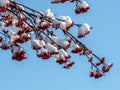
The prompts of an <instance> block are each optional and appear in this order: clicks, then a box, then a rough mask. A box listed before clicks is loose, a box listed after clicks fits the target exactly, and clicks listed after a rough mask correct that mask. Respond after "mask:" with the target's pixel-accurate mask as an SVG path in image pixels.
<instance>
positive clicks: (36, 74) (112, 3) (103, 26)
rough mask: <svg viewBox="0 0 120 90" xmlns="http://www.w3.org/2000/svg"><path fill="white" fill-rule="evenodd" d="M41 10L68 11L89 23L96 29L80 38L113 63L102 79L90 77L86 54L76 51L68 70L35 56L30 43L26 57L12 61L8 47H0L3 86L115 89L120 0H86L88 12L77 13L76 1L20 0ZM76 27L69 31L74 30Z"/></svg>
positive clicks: (2, 89) (5, 89)
mask: <svg viewBox="0 0 120 90" xmlns="http://www.w3.org/2000/svg"><path fill="white" fill-rule="evenodd" d="M17 1H19V2H20V3H22V4H24V5H26V6H29V7H31V8H33V9H35V10H38V11H44V10H46V9H48V8H50V9H51V11H52V12H53V13H54V14H56V16H59V15H68V16H70V17H71V18H72V20H74V22H76V23H84V22H87V23H89V24H90V25H91V26H92V27H93V29H92V32H91V33H90V34H89V35H87V37H86V38H85V39H82V40H81V41H82V42H83V43H84V44H86V45H87V47H88V48H89V49H91V50H92V51H93V52H94V53H96V54H97V55H99V56H101V57H103V56H105V57H106V59H107V62H108V63H109V62H113V63H114V67H113V68H112V69H111V71H110V72H109V73H107V74H106V75H105V76H104V77H102V78H100V79H97V80H96V79H93V78H90V77H89V69H90V68H89V67H90V65H89V63H88V62H87V59H86V58H85V57H80V56H76V55H73V57H72V59H73V60H74V61H75V62H76V64H75V65H74V66H73V67H72V68H71V69H70V70H65V69H63V68H62V67H61V66H60V65H58V64H57V63H55V62H54V60H53V58H51V59H50V60H48V61H44V60H41V59H39V58H37V57H36V55H35V52H34V51H33V50H31V47H30V45H28V43H27V44H26V45H25V46H26V47H25V49H26V51H27V55H28V56H29V57H28V59H27V60H24V61H22V62H17V61H12V60H11V54H10V52H9V51H4V52H3V51H1V50H0V90H105V89H107V90H114V89H119V88H120V85H119V83H120V77H119V76H120V55H119V51H120V47H119V46H120V42H119V37H120V36H119V35H120V30H119V26H120V18H119V16H120V10H119V8H120V5H119V3H120V0H97V1H95V0H87V2H88V3H89V5H90V10H89V12H88V13H85V14H82V15H81V14H80V15H76V14H74V8H75V7H74V4H71V3H65V4H56V5H51V4H50V1H51V0H24V1H23V0H17ZM76 31H77V30H76V29H75V28H74V29H72V30H71V31H70V32H71V33H74V32H76Z"/></svg>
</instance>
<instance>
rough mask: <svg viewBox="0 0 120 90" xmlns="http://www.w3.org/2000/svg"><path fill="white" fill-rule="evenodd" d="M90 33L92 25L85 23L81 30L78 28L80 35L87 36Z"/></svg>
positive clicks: (80, 27)
mask: <svg viewBox="0 0 120 90" xmlns="http://www.w3.org/2000/svg"><path fill="white" fill-rule="evenodd" d="M90 31H91V27H90V25H88V24H87V23H84V24H82V25H81V26H79V28H78V35H86V34H88V33H89V32H90Z"/></svg>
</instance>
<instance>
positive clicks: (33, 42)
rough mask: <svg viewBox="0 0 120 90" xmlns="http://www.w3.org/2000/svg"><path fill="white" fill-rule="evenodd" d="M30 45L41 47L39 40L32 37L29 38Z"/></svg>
mask: <svg viewBox="0 0 120 90" xmlns="http://www.w3.org/2000/svg"><path fill="white" fill-rule="evenodd" d="M31 46H32V47H35V48H39V47H41V44H40V40H36V39H32V40H31Z"/></svg>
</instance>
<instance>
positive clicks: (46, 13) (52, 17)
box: [44, 9, 55, 20]
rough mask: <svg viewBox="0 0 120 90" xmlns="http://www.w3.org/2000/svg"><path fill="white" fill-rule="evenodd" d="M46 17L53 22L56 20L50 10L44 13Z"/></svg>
mask: <svg viewBox="0 0 120 90" xmlns="http://www.w3.org/2000/svg"><path fill="white" fill-rule="evenodd" d="M44 16H45V17H48V18H50V19H52V20H55V18H54V14H53V13H52V12H51V10H50V9H47V10H46V11H45V12H44Z"/></svg>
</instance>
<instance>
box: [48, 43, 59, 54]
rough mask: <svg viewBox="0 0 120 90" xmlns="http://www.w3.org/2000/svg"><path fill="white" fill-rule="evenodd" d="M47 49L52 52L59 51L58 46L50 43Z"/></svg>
mask: <svg viewBox="0 0 120 90" xmlns="http://www.w3.org/2000/svg"><path fill="white" fill-rule="evenodd" d="M46 49H47V50H48V51H49V52H50V53H53V52H58V50H57V48H56V47H55V46H54V45H51V44H50V43H47V45H46Z"/></svg>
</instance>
